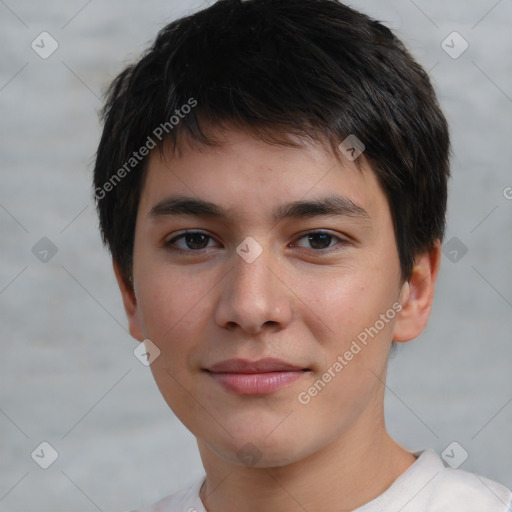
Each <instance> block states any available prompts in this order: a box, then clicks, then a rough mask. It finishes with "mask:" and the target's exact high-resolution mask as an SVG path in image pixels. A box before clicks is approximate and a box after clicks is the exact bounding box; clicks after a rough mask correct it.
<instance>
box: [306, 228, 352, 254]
mask: <svg viewBox="0 0 512 512" xmlns="http://www.w3.org/2000/svg"><path fill="white" fill-rule="evenodd" d="M299 240H306V243H307V245H301V244H298V245H299V247H306V248H307V249H315V250H317V251H321V250H325V249H328V248H329V247H334V246H335V245H338V243H340V242H341V245H343V244H344V243H345V241H344V240H343V239H341V238H339V237H338V236H335V235H331V234H330V233H325V232H323V231H312V232H311V233H307V234H305V235H304V236H302V237H300V238H299ZM333 241H336V243H335V244H334V245H331V243H332V242H333Z"/></svg>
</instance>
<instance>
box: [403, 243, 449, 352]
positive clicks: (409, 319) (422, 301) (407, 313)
mask: <svg viewBox="0 0 512 512" xmlns="http://www.w3.org/2000/svg"><path fill="white" fill-rule="evenodd" d="M440 264H441V242H440V241H439V240H437V241H436V242H435V244H434V247H433V249H432V250H431V251H430V252H426V253H424V254H420V255H419V256H417V258H416V261H415V264H414V269H413V272H412V275H411V277H410V278H409V280H408V281H407V282H406V283H405V284H404V287H403V288H402V293H401V294H400V303H401V304H402V310H401V311H400V313H398V315H397V317H396V318H397V320H396V323H395V329H394V331H393V340H394V341H397V342H399V343H401V342H405V341H410V340H412V339H414V338H416V337H418V336H419V335H420V334H421V332H422V331H423V329H424V328H425V326H426V325H427V320H428V317H429V316H430V310H431V309H432V302H433V300H434V287H435V284H436V279H437V275H438V273H439V267H440Z"/></svg>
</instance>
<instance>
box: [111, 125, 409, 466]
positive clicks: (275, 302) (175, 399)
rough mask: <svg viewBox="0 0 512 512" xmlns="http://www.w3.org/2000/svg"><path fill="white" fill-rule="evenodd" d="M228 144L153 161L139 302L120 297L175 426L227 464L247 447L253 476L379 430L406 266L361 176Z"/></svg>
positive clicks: (287, 151)
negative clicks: (147, 344)
mask: <svg viewBox="0 0 512 512" xmlns="http://www.w3.org/2000/svg"><path fill="white" fill-rule="evenodd" d="M226 140H228V141H229V142H228V143H226V144H225V145H222V146H219V147H215V148H208V149H204V150H201V151H199V150H198V149H192V148H191V147H187V148H185V151H184V152H183V155H182V156H181V157H179V158H177V157H174V156H171V155H168V157H167V158H162V157H161V156H160V154H159V153H158V152H153V153H152V154H151V155H150V159H149V162H148V169H147V177H146V182H145V185H144V189H143V191H142V195H141V200H140V205H139V210H138V216H137V221H136V228H135V243H134V259H133V261H134V266H133V282H134V289H133V292H130V291H128V290H127V289H126V288H124V289H123V285H121V286H122V290H123V298H124V302H125V307H126V310H127V313H128V318H129V321H130V331H131V333H132V335H133V336H134V337H136V338H137V339H139V340H143V339H149V340H151V342H152V343H154V344H155V345H156V346H157V347H158V349H159V350H160V355H159V356H158V357H157V358H156V359H155V360H154V362H153V363H152V364H151V369H152V372H153V375H154V378H155V380H156V383H157V385H158V387H159V389H160V391H161V393H162V395H163V397H164V399H165V400H166V402H167V403H168V405H169V406H170V408H171V409H172V410H173V411H174V413H175V414H176V416H177V417H178V418H179V419H180V420H181V421H182V422H183V423H184V425H185V426H186V427H187V428H188V429H189V430H190V431H191V432H192V433H193V434H194V435H195V436H196V438H197V439H198V441H199V442H200V443H201V444H202V445H203V446H206V447H207V449H208V450H211V452H212V453H214V454H215V455H216V456H218V457H220V458H222V459H223V460H225V461H228V462H232V463H235V464H242V462H243V461H242V458H241V453H240V450H241V449H242V452H243V450H244V449H245V450H247V446H250V447H251V448H250V449H251V450H253V451H254V453H252V456H253V458H254V461H253V462H254V463H255V465H257V466H269V467H270V466H279V465H284V464H288V463H290V462H293V461H297V460H300V459H302V458H304V457H307V456H309V455H311V454H314V453H315V452H317V451H318V450H321V449H322V448H324V447H326V446H327V445H328V444H329V443H332V442H334V441H336V440H341V439H347V438H348V437H350V436H354V435H356V434H355V433H356V432H359V433H362V432H367V433H368V432H370V431H371V430H372V428H375V423H376V418H380V417H381V413H382V402H383V385H382V380H383V379H384V375H385V369H386V363H387V357H388V352H389V349H390V344H391V341H392V339H393V337H394V336H395V335H397V336H400V332H397V331H398V330H399V325H400V315H401V314H403V312H402V313H398V312H399V311H400V309H401V308H402V306H401V305H400V301H402V303H403V297H402V296H401V291H402V287H401V278H400V263H399V257H398V252H397V247H396V241H395V236H394V231H393V225H392V219H391V214H390V210H389V206H388V204H387V200H386V197H385V195H384V193H383V191H382V189H381V188H380V186H379V184H378V182H377V180H376V177H375V175H374V173H373V172H372V171H371V169H370V168H369V167H368V166H367V165H366V164H364V162H363V165H362V168H357V167H356V166H355V164H354V163H353V162H350V161H348V160H344V161H343V162H344V163H340V161H338V160H337V159H336V158H335V157H334V156H333V155H331V154H329V153H328V152H327V151H325V150H324V149H323V148H322V147H320V146H318V145H315V144H308V145H304V146H303V147H302V148H300V149H297V148H290V147H284V146H274V145H269V144H267V143H265V142H262V141H259V140H256V139H254V138H252V137H250V136H249V135H245V134H242V133H239V132H228V133H227V134H226ZM185 198H187V200H186V201H185ZM201 202H207V203H208V204H206V205H205V204H203V203H201ZM118 278H119V276H118ZM363 340H364V341H363ZM268 358H272V360H270V361H261V360H263V359H268ZM232 360H236V361H235V362H233V361H232ZM276 360H277V361H276ZM226 361H230V362H229V363H226ZM381 379H382V380H381ZM248 443H250V445H249V444H248ZM244 447H245V448H244ZM256 454H257V455H256ZM250 455H251V454H250ZM256 459H258V460H257V461H256Z"/></svg>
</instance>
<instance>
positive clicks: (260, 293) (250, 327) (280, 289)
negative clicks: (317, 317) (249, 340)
mask: <svg viewBox="0 0 512 512" xmlns="http://www.w3.org/2000/svg"><path fill="white" fill-rule="evenodd" d="M276 262H277V259H276V258H275V256H274V255H273V253H272V251H271V250H270V249H264V250H263V252H262V253H261V254H260V255H259V256H258V257H257V258H256V259H255V260H254V261H252V262H250V263H249V262H248V261H246V260H244V258H242V257H241V256H239V255H238V254H237V253H235V254H234V255H233V265H232V267H231V271H230V272H228V275H227V276H226V277H225V279H223V280H222V282H221V284H220V286H221V287H222V290H221V294H220V297H219V301H218V304H217V307H216V311H215V321H216V322H217V324H218V325H220V326H222V327H224V328H226V329H229V330H236V329H241V330H243V331H245V332H247V333H249V334H258V333H259V332H261V331H262V330H263V329H271V330H280V329H283V328H285V327H286V326H287V325H288V324H289V323H290V321H291V318H292V314H293V308H292V298H293V294H292V292H291V291H290V289H289V288H288V287H287V286H286V284H285V283H284V282H283V277H282V272H279V269H278V265H277V264H276Z"/></svg>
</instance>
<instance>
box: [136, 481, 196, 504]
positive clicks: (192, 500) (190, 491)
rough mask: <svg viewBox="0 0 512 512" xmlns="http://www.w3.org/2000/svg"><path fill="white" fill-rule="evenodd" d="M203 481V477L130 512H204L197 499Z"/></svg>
mask: <svg viewBox="0 0 512 512" xmlns="http://www.w3.org/2000/svg"><path fill="white" fill-rule="evenodd" d="M204 479H205V476H204V475H203V476H201V478H197V479H196V480H194V481H193V482H192V484H191V485H190V486H188V487H186V488H185V489H182V490H181V491H178V492H175V493H174V494H171V495H170V496H167V497H166V498H163V499H161V500H160V501H157V502H156V503H154V504H153V505H150V506H149V507H145V508H142V509H138V510H133V511H132V512H205V509H204V506H203V503H202V502H201V498H200V497H199V489H200V488H201V485H202V484H203V481H204Z"/></svg>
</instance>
